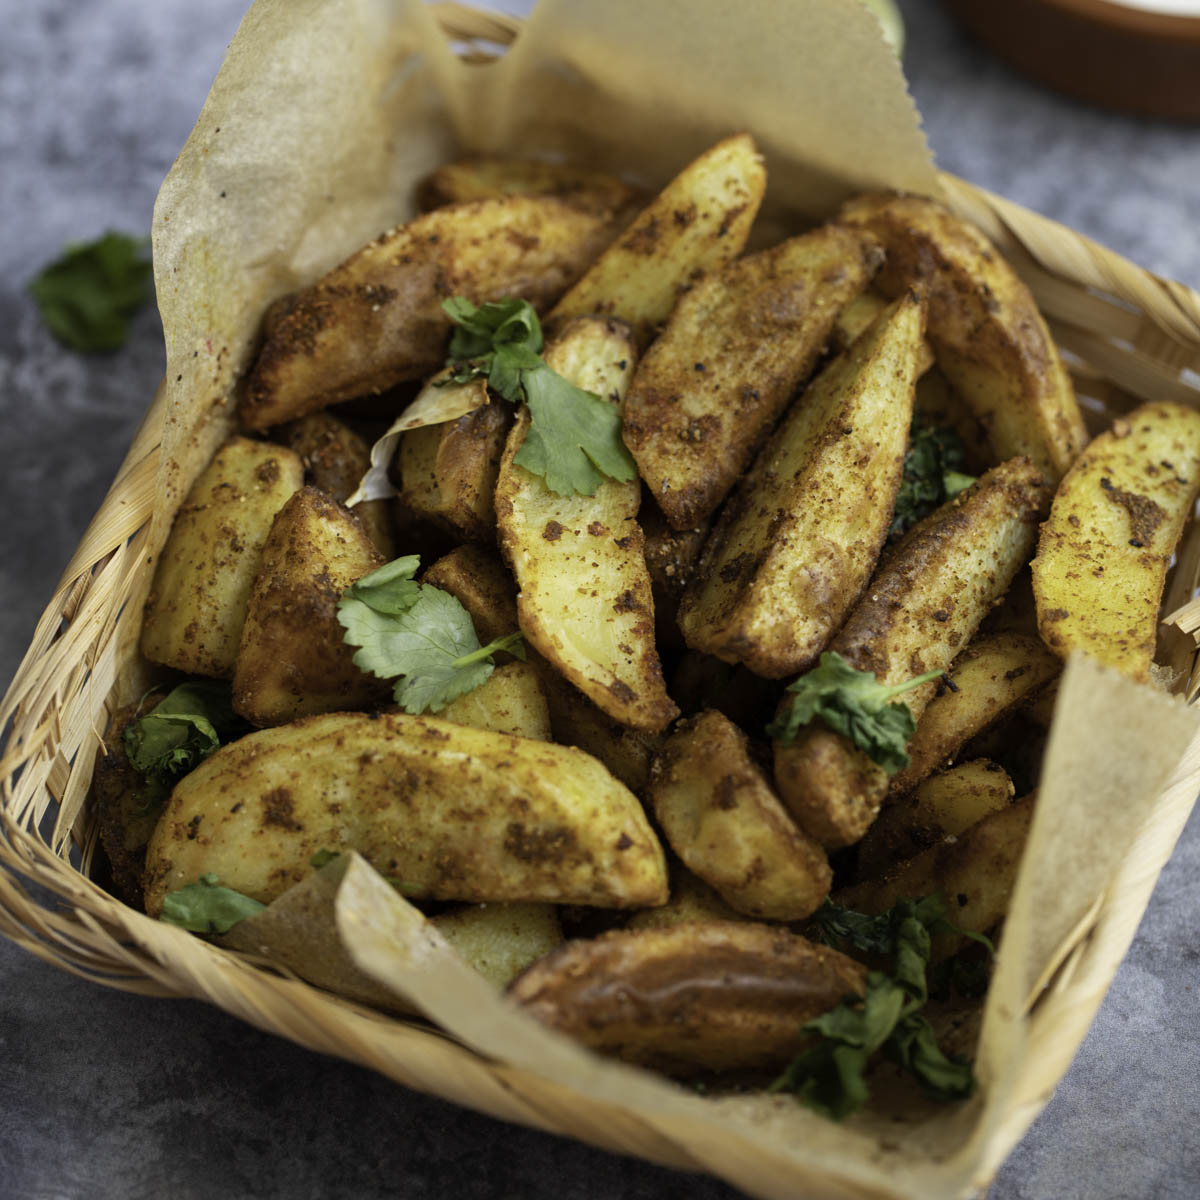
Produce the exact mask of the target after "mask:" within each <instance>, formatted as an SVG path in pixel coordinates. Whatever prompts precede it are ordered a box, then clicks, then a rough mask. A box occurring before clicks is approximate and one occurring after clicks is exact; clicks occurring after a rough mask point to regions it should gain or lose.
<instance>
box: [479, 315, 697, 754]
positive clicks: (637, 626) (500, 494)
mask: <svg viewBox="0 0 1200 1200" xmlns="http://www.w3.org/2000/svg"><path fill="white" fill-rule="evenodd" d="M634 354H635V351H634V346H633V343H632V341H631V339H630V337H629V333H628V331H627V330H626V328H625V327H624V326H623V325H622V324H621V323H620V322H616V321H611V320H607V319H605V318H602V317H583V318H580V319H579V320H577V321H574V322H572V323H571V324H570V325H568V326H567V327H566V328H565V329H564V330H563V332H562V333H561V334H560V335H559V337H557V338H556V339H555V340H554V341H553V342H552V343H551V344H550V345H549V346H548V347H547V349H546V352H545V355H544V357H545V361H546V363H547V364H548V365H549V366H550V367H552V368H553V369H554V370H555V371H557V372H558V373H559V374H560V375H562V376H563V377H564V378H565V379H567V380H569V381H570V382H571V383H573V384H575V386H576V387H581V388H583V389H584V390H586V391H589V392H593V393H594V394H596V395H598V396H601V397H604V398H605V399H608V400H611V402H612V403H614V404H620V402H621V398H622V397H623V396H624V394H625V389H626V388H627V386H628V384H629V378H630V376H631V375H632V373H633V360H634ZM529 427H530V425H529V414H528V410H527V409H525V408H522V410H521V411H520V413H519V414H518V416H517V419H516V422H515V423H514V425H513V428H512V432H511V433H510V434H509V438H508V444H507V445H506V446H505V449H504V458H503V461H502V463H501V466H500V476H499V480H498V482H497V484H496V524H497V530H498V532H499V536H500V546H501V549H502V550H503V551H504V554H505V557H506V558H507V559H508V561H509V564H510V565H511V567H512V570H513V574H514V575H515V577H516V580H517V586H518V587H519V588H520V592H519V594H518V596H517V616H518V621H519V624H520V627H521V632H522V633H524V634H525V637H526V639H527V640H528V642H529V644H530V645H532V646H533V647H534V648H535V649H536V650H538V651H539V652H540V653H541V654H542V655H544V656H545V657H546V658H547V659H549V660H550V662H552V663H553V664H554V666H555V667H556V668H557V669H558V670H559V671H560V672H561V673H562V674H563V676H564V677H565V678H566V679H567V680H569V681H570V682H571V683H572V684H574V685H575V686H576V687H577V688H579V690H580V691H582V692H583V693H584V695H586V696H587V697H588V699H590V700H591V701H592V702H593V703H594V704H596V705H597V707H599V708H601V709H602V710H603V711H604V712H606V713H608V714H609V716H611V717H613V718H615V719H616V720H618V721H620V722H621V723H622V724H624V725H628V726H630V727H632V728H634V729H641V730H644V731H646V732H649V733H656V732H658V731H660V730H662V729H664V728H665V727H666V726H667V725H668V724H669V723H670V722H671V721H672V720H673V719H674V718H675V717H676V716H677V715H678V712H679V710H678V709H677V708H676V707H675V705H674V703H673V702H672V700H671V698H670V697H669V696H668V695H667V689H666V685H665V684H664V682H663V674H662V665H661V664H660V662H659V659H658V653H657V651H656V650H655V645H654V600H653V597H652V595H651V591H650V575H649V572H648V571H647V569H646V559H645V553H644V544H645V542H644V538H643V536H642V531H641V528H640V527H639V526H638V523H637V510H638V502H639V495H640V492H639V487H638V483H637V480H636V479H635V480H631V481H630V482H628V483H621V482H619V481H617V480H615V479H605V480H604V481H603V482H601V483H600V484H599V486H598V487H597V488H596V492H595V494H594V495H592V496H584V495H579V494H578V493H574V492H573V493H571V494H570V495H566V496H562V495H559V494H558V493H556V492H553V491H551V490H550V488H549V487H548V486H547V485H546V482H545V480H544V479H542V478H540V477H539V476H537V475H534V474H532V473H530V472H529V471H527V470H526V469H525V468H524V467H523V466H521V465H520V464H519V463H517V462H516V461H514V460H515V457H516V455H517V454H518V452H519V451H520V449H521V447H522V445H523V444H524V441H525V438H526V436H527V434H528V431H529Z"/></svg>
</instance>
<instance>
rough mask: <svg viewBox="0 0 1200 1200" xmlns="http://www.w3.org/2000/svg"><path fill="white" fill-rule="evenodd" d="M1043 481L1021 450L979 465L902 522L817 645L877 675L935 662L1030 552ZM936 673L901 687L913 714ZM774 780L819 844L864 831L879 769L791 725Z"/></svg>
mask: <svg viewBox="0 0 1200 1200" xmlns="http://www.w3.org/2000/svg"><path fill="white" fill-rule="evenodd" d="M1044 491H1045V482H1044V478H1043V476H1042V473H1041V471H1040V470H1039V469H1038V468H1037V467H1035V466H1034V465H1033V464H1032V463H1031V462H1030V461H1029V460H1028V459H1027V458H1015V459H1013V460H1012V461H1010V462H1006V463H1001V465H1000V466H998V467H996V468H994V469H993V470H991V471H989V472H988V473H987V474H986V475H984V476H983V477H982V478H981V479H979V480H978V481H977V482H976V483H974V484H973V485H972V486H971V487H970V488H968V489H967V490H966V491H965V492H963V493H961V494H960V495H959V496H957V497H955V499H954V500H951V501H950V502H949V503H947V504H944V505H942V507H941V508H939V509H938V510H937V511H936V512H933V513H931V514H930V515H929V516H928V517H926V518H925V520H924V521H922V522H921V523H920V524H919V525H916V526H914V527H913V528H912V529H911V530H909V532H908V534H907V535H906V536H905V537H904V539H903V540H902V541H901V542H900V543H899V544H898V545H897V547H896V549H895V550H894V551H893V552H892V553H891V555H890V556H889V557H887V558H886V559H885V560H884V563H883V565H882V566H881V567H880V569H879V571H878V572H877V574H876V575H875V577H874V579H872V580H871V583H870V585H869V586H868V588H867V592H866V595H865V596H864V598H863V600H862V601H861V602H860V603H859V605H858V607H857V608H855V610H854V611H853V612H852V613H851V615H850V618H849V620H847V622H846V624H845V625H844V626H843V627H842V629H841V631H840V632H839V633H838V635H837V637H835V638H834V639H833V641H832V642H831V643H830V645H829V648H830V650H832V651H836V652H837V653H839V654H841V655H842V657H843V658H845V659H846V660H847V661H848V662H849V663H850V665H851V666H852V667H855V668H856V669H857V670H860V671H870V672H871V673H872V674H873V675H874V676H875V678H876V679H878V680H879V682H880V683H884V684H897V683H902V682H904V681H905V680H908V679H911V678H913V677H914V676H916V675H921V674H923V673H924V672H926V671H944V670H946V669H947V668H948V667H949V666H950V664H951V662H952V661H953V659H954V657H955V654H956V653H957V650H958V648H959V647H961V646H965V645H966V644H967V643H968V642H969V641H970V640H971V638H972V637H973V636H974V634H975V631H976V629H978V627H979V623H980V622H981V621H982V620H983V618H984V616H985V615H986V614H987V611H988V609H989V608H990V607H991V605H992V604H993V603H994V602H995V601H996V600H998V599H999V598H1000V597H1001V596H1002V595H1004V593H1005V592H1006V591H1007V590H1008V586H1009V584H1010V583H1011V582H1012V580H1013V577H1014V576H1015V575H1016V573H1017V571H1018V570H1020V568H1021V567H1022V566H1023V565H1024V564H1025V562H1026V560H1027V559H1028V558H1029V556H1030V554H1031V553H1032V551H1033V543H1034V539H1035V538H1036V536H1037V517H1038V513H1039V512H1040V511H1041V508H1042V503H1043V501H1042V496H1043V494H1044ZM936 686H937V685H936V684H934V683H927V684H924V685H922V686H921V687H919V688H916V689H914V690H913V691H911V692H907V693H905V695H904V703H906V704H907V705H908V707H909V708H910V709H911V710H912V713H913V716H914V717H916V718H917V719H918V720H920V717H921V714H922V713H923V712H924V711H925V707H926V705H927V704H928V703H929V701H930V700H931V699H932V698H933V694H934V692H935V690H936ZM775 785H776V787H777V788H778V789H779V794H780V796H781V797H782V799H783V802H784V804H785V805H786V807H787V809H788V811H789V812H790V813H791V814H792V816H793V817H795V819H796V821H797V822H798V823H799V825H800V827H801V828H802V829H804V830H805V831H806V832H807V833H809V834H811V835H812V836H813V837H815V838H816V839H817V840H818V841H819V842H821V844H822V845H824V846H827V847H830V848H832V847H835V846H848V845H850V844H851V843H853V842H856V841H858V839H859V838H861V837H862V835H863V834H864V833H865V832H866V831H867V828H868V827H869V826H870V824H871V822H872V821H873V820H874V819H875V814H876V813H877V812H878V811H879V805H880V804H881V802H882V801H883V798H884V796H885V795H886V793H887V786H888V777H887V775H886V774H885V772H884V771H883V769H882V768H881V767H879V766H876V764H875V763H873V762H872V761H871V760H870V759H869V758H868V757H867V755H866V754H865V753H864V752H863V751H862V750H859V749H857V748H856V747H855V746H854V745H853V744H852V743H851V742H850V741H848V740H847V739H846V738H844V737H842V736H841V734H837V733H834V732H833V731H832V730H830V729H826V728H824V727H822V726H817V725H810V726H809V727H808V728H807V729H802V730H801V731H800V733H799V735H798V736H797V738H796V740H795V741H794V742H792V743H791V744H790V745H788V744H785V743H782V742H776V743H775Z"/></svg>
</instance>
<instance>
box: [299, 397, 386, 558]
mask: <svg viewBox="0 0 1200 1200" xmlns="http://www.w3.org/2000/svg"><path fill="white" fill-rule="evenodd" d="M279 432H280V439H281V440H282V442H283V444H284V445H285V446H287V447H288V449H289V450H294V451H295V452H296V453H297V454H298V455H300V461H301V462H302V463H303V464H304V478H305V482H306V483H311V484H312V485H313V487H318V488H320V489H321V491H323V492H324V493H325V494H326V495H328V496H332V497H333V498H334V499H335V500H338V501H340V502H341V503H343V504H345V502H346V501H347V499H349V497H351V496H352V495H354V492H355V490H356V489H357V488H358V483H359V480H360V479H362V477H363V476H364V475H365V474H366V473H367V470H368V468H369V467H370V465H371V451H370V448H369V447H368V446H367V443H366V442H365V441H363V439H362V438H360V437H359V436H358V434H357V433H355V432H354V430H353V429H351V428H350V426H349V425H347V424H346V423H345V422H344V421H339V420H338V419H337V417H335V416H333V415H331V414H330V413H325V412H317V413H309V414H308V416H306V417H301V418H300V420H298V421H292V422H291V423H290V424H288V425H285V426H284V427H283V428H282V429H281V430H280V431H279ZM350 511H351V512H352V513H354V515H355V516H356V517H357V518H358V519H359V520H360V521H361V522H362V527H363V529H365V530H366V533H367V537H369V538H370V539H371V544H372V545H373V546H374V547H375V549H376V550H378V551H379V553H380V554H381V555H382V556H383V561H384V562H391V560H392V559H393V558H395V557H396V539H395V537H394V536H393V533H392V519H391V516H390V515H389V513H388V504H387V501H385V500H364V501H363V502H362V503H361V504H356V505H354V507H353V508H352V509H351V510H350Z"/></svg>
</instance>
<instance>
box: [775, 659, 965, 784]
mask: <svg viewBox="0 0 1200 1200" xmlns="http://www.w3.org/2000/svg"><path fill="white" fill-rule="evenodd" d="M941 674H942V672H941V671H928V672H926V673H925V674H924V675H918V676H917V677H916V678H915V679H909V680H906V681H905V682H904V683H897V684H894V685H892V686H891V687H885V686H884V685H883V684H881V683H878V682H876V679H875V676H874V675H872V674H871V672H870V671H857V670H855V669H854V667H852V666H851V665H850V664H849V663H848V662H847V661H846V660H845V659H844V658H843V657H842V656H841V655H840V654H838V653H836V652H833V653H830V652H829V651H826V652H825V653H824V654H822V655H821V661H820V664H819V665H818V666H817V667H814V668H813V670H811V671H809V672H807V673H806V674H804V675H801V676H800V678H799V679H796V680H794V681H793V682H792V683H791V684H789V685H788V688H787V690H788V691H789V692H790V693H791V700H790V702H789V704H788V705H787V707H786V708H785V709H782V710H781V711H780V712H779V714H778V715H777V716H776V718H775V720H774V721H772V722H771V724H770V725H768V726H767V734H768V736H769V737H772V738H775V739H776V740H777V741H781V742H785V743H791V742H794V741H795V740H796V735H797V733H799V731H800V729H801V727H802V726H805V725H808V724H810V723H811V722H812V721H814V720H816V719H817V718H818V717H819V718H820V719H821V720H822V721H824V723H825V724H826V725H828V726H829V728H830V729H832V730H834V731H835V732H837V733H840V734H842V735H843V736H845V737H848V738H849V739H850V740H851V741H852V742H853V743H854V744H855V745H856V746H857V747H858V748H859V749H860V750H863V751H865V752H866V754H867V756H868V757H869V758H870V759H871V761H872V762H875V763H878V764H879V766H881V767H882V768H883V769H884V770H885V771H886V772H887V773H888V774H889V775H894V774H895V773H896V772H897V771H899V770H902V769H903V768H904V767H907V766H908V763H909V758H908V750H907V746H908V739H909V738H911V737H912V735H913V733H914V732H915V731H916V728H917V723H916V721H915V719H914V718H913V715H912V710H911V709H910V708H909V707H908V705H907V704H904V703H903V702H899V703H896V704H889V703H888V701H889V700H891V698H892V697H893V696H898V695H900V694H901V693H903V692H907V691H909V690H910V689H912V688H915V687H918V686H919V685H920V684H922V683H928V682H929V680H931V679H936V678H937V677H938V676H939V675H941Z"/></svg>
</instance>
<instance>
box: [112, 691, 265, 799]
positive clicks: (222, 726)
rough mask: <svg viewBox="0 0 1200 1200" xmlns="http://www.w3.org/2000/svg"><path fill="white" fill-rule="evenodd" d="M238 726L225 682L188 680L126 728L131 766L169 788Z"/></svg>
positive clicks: (125, 736) (125, 738)
mask: <svg viewBox="0 0 1200 1200" xmlns="http://www.w3.org/2000/svg"><path fill="white" fill-rule="evenodd" d="M242 724H243V722H242V721H241V720H240V718H239V717H238V716H237V715H236V714H235V713H234V711H233V703H232V700H231V694H230V688H229V684H228V683H223V682H219V681H217V680H192V681H190V682H188V683H181V684H180V685H179V686H178V687H176V688H173V689H172V690H171V691H170V692H168V693H167V695H166V696H165V697H164V698H163V699H162V700H161V701H159V703H158V704H156V705H155V706H154V707H153V708H152V709H151V710H150V711H149V712H148V713H147V714H146V715H145V716H144V717H139V718H138V719H137V720H136V721H130V723H129V724H128V725H126V726H125V732H124V733H123V734H122V742H123V744H124V747H125V756H126V757H127V758H128V759H129V762H130V765H132V766H133V767H134V768H135V769H136V770H138V771H140V772H141V773H142V774H143V775H144V776H145V777H146V779H147V781H149V782H151V783H155V784H159V785H162V786H163V787H164V788H166V787H169V786H170V784H172V783H173V782H174V781H175V780H176V779H178V778H179V776H181V775H186V774H187V773H188V772H189V771H191V770H193V769H194V768H195V767H198V766H199V765H200V764H201V763H202V762H203V761H204V760H205V759H206V758H207V757H208V756H209V755H210V754H211V753H212V752H213V751H214V750H216V749H217V748H218V747H219V746H220V745H221V743H222V742H223V741H227V740H228V739H229V738H230V736H231V735H232V734H234V733H236V732H237V731H238V729H239V728H240V727H241V726H242Z"/></svg>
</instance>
